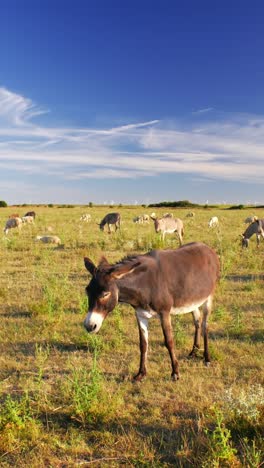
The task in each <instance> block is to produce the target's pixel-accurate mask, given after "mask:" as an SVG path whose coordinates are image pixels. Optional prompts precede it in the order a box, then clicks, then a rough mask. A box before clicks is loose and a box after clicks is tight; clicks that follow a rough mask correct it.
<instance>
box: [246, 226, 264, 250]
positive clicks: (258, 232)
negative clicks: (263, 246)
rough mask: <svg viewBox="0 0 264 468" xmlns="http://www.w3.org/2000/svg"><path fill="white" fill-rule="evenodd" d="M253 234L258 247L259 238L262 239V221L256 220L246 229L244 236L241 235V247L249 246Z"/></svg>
mask: <svg viewBox="0 0 264 468" xmlns="http://www.w3.org/2000/svg"><path fill="white" fill-rule="evenodd" d="M253 234H256V238H257V247H259V242H260V236H262V237H263V239H264V219H257V220H256V221H254V222H253V223H251V224H250V225H249V226H248V227H247V229H246V230H245V232H244V234H241V237H242V247H248V246H249V239H250V237H251V236H253Z"/></svg>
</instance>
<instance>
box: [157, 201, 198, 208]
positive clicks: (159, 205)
mask: <svg viewBox="0 0 264 468" xmlns="http://www.w3.org/2000/svg"><path fill="white" fill-rule="evenodd" d="M148 206H149V207H150V208H163V207H170V208H198V207H199V206H200V205H198V204H197V203H191V202H189V200H180V201H163V202H160V203H151V204H150V205H148Z"/></svg>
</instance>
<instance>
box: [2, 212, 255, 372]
mask: <svg viewBox="0 0 264 468" xmlns="http://www.w3.org/2000/svg"><path fill="white" fill-rule="evenodd" d="M194 216H195V214H194V213H193V212H190V213H188V214H187V217H194ZM35 218H36V213H35V212H34V211H30V212H27V213H26V214H25V215H24V216H23V217H22V218H20V217H19V216H18V214H17V213H16V214H12V215H10V217H9V218H8V220H7V222H6V225H5V228H4V232H5V234H6V235H7V234H8V232H9V230H10V229H11V228H18V229H20V228H21V226H22V225H23V224H25V223H30V224H33V223H34V221H35ZM150 219H151V220H152V221H153V222H154V228H155V231H156V232H157V233H158V232H160V233H161V234H162V237H163V239H164V236H165V234H167V233H173V232H177V234H178V237H179V242H180V247H179V248H178V249H174V250H172V249H165V250H152V251H150V252H148V253H146V254H143V255H134V256H127V257H125V258H123V259H122V260H120V261H119V262H117V263H115V264H114V265H113V264H110V263H108V261H107V259H106V258H105V257H102V258H101V261H100V262H99V264H98V265H97V266H96V265H95V264H94V263H93V261H92V260H91V259H89V258H88V257H85V258H84V264H85V267H86V269H87V270H88V271H89V273H90V274H91V280H90V282H89V284H88V286H87V287H86V293H87V296H88V299H89V301H88V304H89V305H88V311H87V315H86V318H85V320H84V327H85V328H86V330H87V331H88V332H89V333H97V332H98V331H99V330H100V328H101V325H102V323H103V321H104V319H105V318H106V316H107V315H108V314H109V312H111V311H112V310H113V309H114V308H115V306H116V305H117V304H118V303H126V304H130V305H131V306H132V307H133V308H134V310H135V313H136V318H137V323H138V329H139V343H140V364H139V370H138V373H137V374H136V375H135V377H134V379H135V380H136V381H141V380H142V379H143V378H144V377H145V376H146V373H147V370H146V363H147V353H148V323H149V319H151V318H152V317H154V316H157V317H159V319H160V322H161V327H162V331H163V335H164V341H165V345H166V347H167V349H168V352H169V356H170V360H171V377H172V379H173V380H177V379H178V378H179V365H178V361H177V358H176V354H175V349H174V340H173V332H172V326H171V315H179V314H180V315H182V314H186V313H189V312H191V313H192V315H193V321H194V326H195V333H194V342H193V347H192V350H191V352H190V356H196V354H197V352H198V350H199V348H200V341H201V334H202V335H203V341H204V353H203V356H204V362H205V364H206V365H207V366H208V365H209V364H210V355H209V349H208V325H207V321H208V317H209V315H210V313H211V309H212V301H213V296H214V292H215V287H216V283H217V280H218V278H219V276H220V264H219V258H218V255H217V254H216V252H215V251H214V250H213V249H211V248H210V247H208V246H207V245H206V244H204V243H202V242H191V243H188V244H185V245H182V242H183V234H184V229H183V221H182V220H181V219H180V218H174V217H173V216H172V215H171V214H170V213H166V214H165V215H163V217H160V218H158V217H157V216H156V215H155V213H152V214H151V215H150V216H149V215H147V214H145V215H142V216H137V217H135V218H134V219H133V221H134V222H135V223H149V222H150ZM80 221H85V222H90V221H91V215H90V214H83V215H82V216H81V218H80ZM245 223H249V226H248V227H247V229H246V230H245V232H244V233H243V234H242V246H243V247H248V244H249V239H250V237H251V236H252V235H253V234H255V235H256V238H257V245H258V246H259V241H260V237H261V236H262V237H263V238H264V219H258V218H257V217H255V216H254V217H250V218H246V219H245ZM218 224H219V220H218V218H217V217H216V216H213V217H211V218H210V220H209V222H208V227H209V228H213V227H216V226H218ZM105 226H107V227H108V232H109V234H110V233H111V232H112V228H114V229H115V231H116V230H117V229H120V226H121V216H120V213H108V214H106V215H105V216H104V218H103V219H102V220H101V222H100V223H99V228H100V230H102V231H103V230H104V228H105ZM36 240H38V241H42V242H44V243H54V244H57V245H59V244H60V243H61V241H60V239H59V237H57V236H37V237H36ZM200 308H202V316H201V312H200Z"/></svg>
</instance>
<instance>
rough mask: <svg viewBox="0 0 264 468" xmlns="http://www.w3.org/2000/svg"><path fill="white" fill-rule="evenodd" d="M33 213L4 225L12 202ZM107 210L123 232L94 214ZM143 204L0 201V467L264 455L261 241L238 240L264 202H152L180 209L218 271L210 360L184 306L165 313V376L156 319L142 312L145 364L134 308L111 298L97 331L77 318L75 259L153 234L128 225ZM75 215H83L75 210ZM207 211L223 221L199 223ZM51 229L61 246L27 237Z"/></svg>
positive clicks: (150, 244) (81, 289)
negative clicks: (5, 204) (170, 334)
mask: <svg viewBox="0 0 264 468" xmlns="http://www.w3.org/2000/svg"><path fill="white" fill-rule="evenodd" d="M32 209H33V210H34V211H36V213H37V217H36V220H35V225H34V226H31V225H24V226H23V228H22V230H21V232H20V233H19V232H18V231H16V230H14V229H13V230H11V231H10V232H9V233H8V235H7V236H4V234H3V228H4V225H5V221H6V219H7V218H8V216H9V214H11V213H13V212H15V213H16V212H18V213H19V214H20V215H23V214H24V213H25V212H26V211H29V210H32ZM111 211H119V212H120V213H121V216H122V226H121V231H120V232H119V231H118V232H116V233H113V234H111V235H109V234H108V233H107V232H100V230H99V227H98V224H97V223H99V222H100V220H101V219H102V217H103V216H104V215H105V214H106V213H107V212H111ZM152 211H153V210H152V209H150V208H142V207H131V208H127V207H119V208H114V209H113V208H109V207H92V208H88V207H77V206H76V207H68V208H67V207H55V206H54V207H43V206H41V207H29V206H27V207H25V208H22V207H9V208H0V228H1V236H0V315H1V327H0V349H1V353H0V402H1V407H0V466H1V467H7V466H11V465H12V466H19V467H29V466H30V467H75V466H84V467H85V466H87V467H88V466H100V467H109V466H113V467H115V466H121V465H123V466H137V467H139V466H142V467H150V466H153V467H161V466H162V467H163V466H164V467H175V466H179V467H185V466H186V467H188V466H195V467H218V466H219V467H222V466H227V467H229V466H236V467H237V466H241V467H242V466H243V467H244V466H245V467H258V466H261V463H262V462H263V458H264V457H263V452H264V450H263V435H264V434H263V415H264V410H263V408H264V390H263V381H264V371H263V370H264V362H263V361H264V359H263V354H264V353H263V336H264V335H263V331H264V326H263V325H264V321H263V310H264V293H263V291H264V283H263V281H264V279H263V275H264V242H263V240H262V242H261V244H260V248H259V249H257V248H256V239H255V237H254V238H253V237H252V239H251V240H250V246H249V248H248V249H244V250H242V249H241V241H240V239H239V235H240V234H241V233H242V232H243V231H244V230H245V228H246V226H245V225H244V223H243V222H244V219H245V218H246V217H247V216H250V215H252V214H257V215H258V216H259V217H264V211H263V212H260V211H261V210H260V209H259V210H256V212H255V213H252V210H248V209H244V210H232V211H231V210H224V209H209V208H208V209H202V208H201V209H195V210H192V211H194V213H195V217H194V218H188V217H187V216H186V215H187V213H188V212H189V211H190V210H187V209H178V210H177V209H169V210H168V209H166V208H165V209H155V210H154V211H155V212H156V213H157V214H158V215H162V214H164V213H165V212H166V211H170V212H172V213H173V214H174V216H175V217H179V218H181V219H182V220H183V222H184V226H185V235H184V243H187V242H192V241H202V242H205V243H207V244H208V245H209V246H211V247H213V248H214V249H215V250H216V251H217V253H218V254H219V256H220V261H221V280H220V282H219V284H218V288H217V291H216V295H215V300H214V307H213V312H212V315H211V317H210V320H209V349H210V351H211V357H212V363H211V367H210V368H206V367H205V366H204V365H203V360H202V351H201V354H200V356H198V357H197V358H195V359H188V353H189V352H190V350H191V348H192V344H193V331H194V327H193V323H192V316H191V314H187V315H185V316H180V317H173V327H174V336H175V342H176V348H177V354H178V357H179V364H180V374H181V379H180V380H179V381H178V382H172V381H171V380H170V360H169V356H168V352H167V350H166V348H165V347H164V345H163V339H162V331H161V327H160V324H159V322H158V320H155V319H153V320H152V321H150V327H149V341H150V349H149V363H148V375H147V377H146V379H145V380H144V381H143V382H141V383H134V382H133V379H132V378H133V375H134V374H135V373H136V372H137V370H138V364H139V343H138V329H137V323H136V318H135V314H134V311H133V309H132V308H131V307H130V306H126V305H122V306H121V305H119V306H118V307H117V308H116V309H115V310H114V311H113V312H112V313H111V314H110V315H109V317H107V319H106V320H105V322H104V323H103V326H102V328H101V330H100V332H99V334H98V335H96V336H90V335H88V334H87V333H86V332H85V330H84V328H83V320H84V318H85V315H86V311H87V298H86V296H85V287H86V285H87V284H88V282H89V274H88V272H87V270H86V269H85V267H84V264H83V257H84V256H89V257H90V258H92V260H93V261H94V262H95V263H97V262H98V261H99V259H100V257H101V256H102V255H104V256H106V257H107V259H108V260H109V262H115V261H117V260H119V259H120V258H122V257H124V256H126V255H128V254H132V253H144V252H146V251H148V250H150V249H152V248H168V247H169V248H177V247H178V239H177V236H176V235H168V236H167V237H166V239H165V241H164V243H163V242H162V240H161V238H160V236H159V235H158V234H156V233H155V232H154V227H153V222H152V221H151V222H150V224H149V225H148V224H145V225H138V224H134V223H133V221H132V219H133V217H134V216H136V215H139V214H143V213H148V214H150V213H151V212H152ZM83 213H90V214H91V218H92V219H91V222H88V223H86V222H81V221H80V216H81V215H82V214H83ZM211 216H218V218H219V226H218V227H216V228H212V229H209V228H208V220H209V219H210V217H211ZM44 234H48V235H52V234H53V235H58V236H59V237H60V238H61V240H62V243H63V245H62V246H60V247H58V248H57V247H54V246H52V245H44V244H42V243H38V242H35V241H34V239H35V237H36V235H44Z"/></svg>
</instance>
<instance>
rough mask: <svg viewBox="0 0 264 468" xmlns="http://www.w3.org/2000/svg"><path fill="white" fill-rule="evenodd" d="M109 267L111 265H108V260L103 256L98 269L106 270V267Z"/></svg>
mask: <svg viewBox="0 0 264 468" xmlns="http://www.w3.org/2000/svg"><path fill="white" fill-rule="evenodd" d="M108 266H109V263H108V260H107V259H106V258H105V257H104V256H103V257H101V260H100V262H99V264H98V268H104V267H108Z"/></svg>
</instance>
